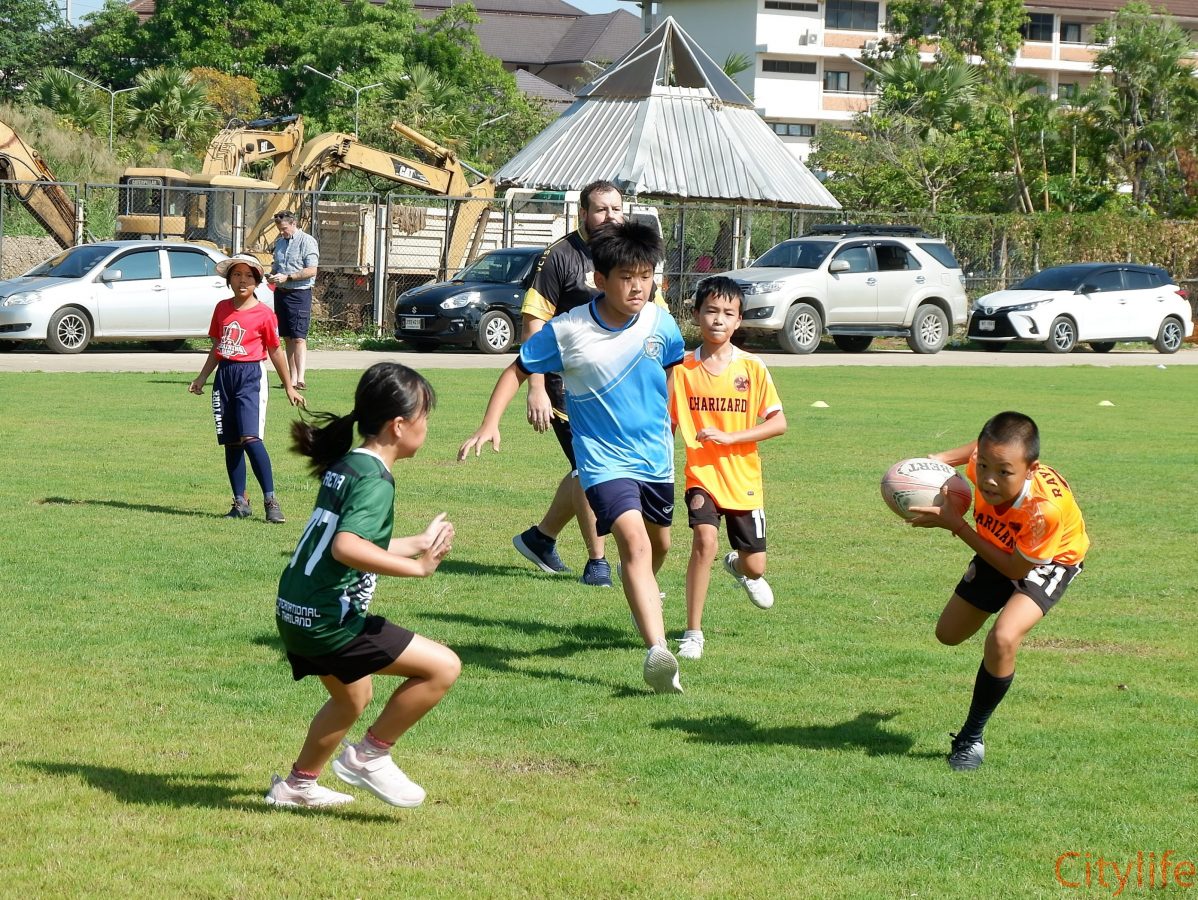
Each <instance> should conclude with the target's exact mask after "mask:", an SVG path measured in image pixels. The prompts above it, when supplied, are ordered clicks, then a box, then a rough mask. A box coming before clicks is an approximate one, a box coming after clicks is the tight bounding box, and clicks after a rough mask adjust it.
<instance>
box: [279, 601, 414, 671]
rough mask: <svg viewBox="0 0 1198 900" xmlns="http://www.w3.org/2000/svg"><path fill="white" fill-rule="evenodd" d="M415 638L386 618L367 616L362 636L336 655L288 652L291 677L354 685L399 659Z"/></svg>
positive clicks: (409, 632)
mask: <svg viewBox="0 0 1198 900" xmlns="http://www.w3.org/2000/svg"><path fill="white" fill-rule="evenodd" d="M415 636H416V635H415V634H414V633H413V632H411V631H408V629H406V628H401V627H400V626H399V625H395V624H393V623H391V622H388V621H387V620H386V619H384V618H383V617H382V616H367V617H366V625H365V627H364V628H363V629H362V633H361V634H359V635H358V636H357V637H356V638H354V639H353V640H352V641H350V642H349V643H348V644H346V645H345V646H344V647H342V648H341V649H340V650H338V651H337V652H336V653H325V654H322V655H320V656H300V655H299V654H298V653H292V652H291V651H290V650H288V651H287V661H288V662H289V663H291V677H292V678H294V679H295V680H296V681H299V680H300V679H302V678H307V677H308V676H309V675H332V676H333V677H334V678H336V679H337V680H338V681H340V682H341V683H342V684H353V683H354V682H355V681H358V680H359V679H361V678H365V677H366V676H367V675H373V674H374V673H375V672H378V671H379V670H380V669H385V668H387V666H389V665H391V663H393V662H395V661H396V660H397V659H399V655H400V654H401V653H403V652H404V651H405V650H406V649H408V644H410V643H412V638H414V637H415Z"/></svg>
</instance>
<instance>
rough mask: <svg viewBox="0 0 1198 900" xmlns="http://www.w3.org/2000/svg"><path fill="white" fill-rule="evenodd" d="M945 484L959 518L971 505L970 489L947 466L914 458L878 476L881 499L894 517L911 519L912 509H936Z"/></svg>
mask: <svg viewBox="0 0 1198 900" xmlns="http://www.w3.org/2000/svg"><path fill="white" fill-rule="evenodd" d="M945 482H948V499H949V501H950V502H951V503H952V504H953V506H954V508H955V509H956V510H957V512H959V513H960V514H961V515H964V514H965V511H966V510H968V509H969V506H970V504H971V503H972V502H973V488H972V486H971V485H970V484H969V481H968V480H966V479H965V478H963V477H962V476H961V475H960V474H958V472H957V470H956V469H954V468H953V467H952V466H950V465H949V464H948V463H942V462H940V461H939V460H935V459H927V458H925V457H916V458H914V459H904V460H902V461H901V462H896V463H895V464H894V465H893V466H891V467H890V469H889V470H888V471H887V472H886V474H885V475H883V476H882V499H883V500H885V501H886V505H887V506H889V507H890V508H891V509H892V510H893V511H894V512H895V513H896V514H897V515H900V516H902V517H903V518H904V519H913V518H915V516H916V515H917V513H913V512H911V511H910V509H911V507H912V506H940V504H941V503H942V502H943V501H944V497H943V495H942V494H941V493H940V489H941V488H942V487H944V485H945Z"/></svg>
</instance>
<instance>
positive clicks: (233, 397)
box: [212, 359, 267, 444]
mask: <svg viewBox="0 0 1198 900" xmlns="http://www.w3.org/2000/svg"><path fill="white" fill-rule="evenodd" d="M266 387H267V385H266V363H265V362H263V361H259V362H236V361H234V360H228V359H222V360H221V361H220V363H219V364H218V365H217V367H216V378H214V379H213V380H212V418H213V419H215V420H216V442H217V443H218V444H240V443H241V439H242V438H243V437H256V438H261V437H262V434H263V431H264V430H265V428H266V395H267V389H266Z"/></svg>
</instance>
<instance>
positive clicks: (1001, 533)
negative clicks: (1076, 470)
mask: <svg viewBox="0 0 1198 900" xmlns="http://www.w3.org/2000/svg"><path fill="white" fill-rule="evenodd" d="M977 460H978V457H977V451H976V450H975V451H974V453H973V455H972V456H970V458H969V465H968V466H967V467H966V474H968V476H969V480H970V481H972V482H973V483H974V484H975V485H976V484H977V481H978V474H977ZM973 503H974V507H973V518H974V522H975V523H976V525H977V531H978V534H980V535H981V536H982V537H983V538H984V539H986V540H987V541H989V542H990V543H992V544H994V545H995V546H997V547H1001V548H1002V549H1003V550H1006V551H1007V552H1008V553H1019V555H1020V556H1022V557H1023V558H1024V559H1026V560H1027V561H1028V562H1033V563H1035V564H1036V565H1044V564H1045V563H1049V562H1057V563H1061V564H1063V565H1067V566H1076V565H1077V564H1078V563H1080V562H1081V561H1082V560H1083V559H1084V558H1085V556H1086V551H1087V550H1088V549H1089V548H1090V537H1089V535H1087V534H1086V523H1085V522H1084V521H1083V520H1082V511H1081V510H1080V509H1079V508H1078V506H1077V501H1075V500H1074V499H1073V491H1071V490H1070V489H1069V484H1068V482H1066V481H1065V479H1064V478H1062V477H1061V476H1060V475H1059V474H1058V473H1057V471H1056V470H1055V469H1051V468H1049V467H1048V466H1046V465H1044V464H1043V463H1041V464H1040V465H1039V467H1037V469H1036V471H1035V473H1033V475H1032V477H1031V479H1030V480H1028V481H1027V482H1026V483H1025V485H1024V488H1023V492H1022V493H1021V494H1020V495H1019V496H1018V497H1017V498H1016V499H1015V501H1014V502H1013V503H1012V504H1010V506H1008V507H1006V508H1005V509H1001V508H1000V507H995V506H991V505H990V504H989V503H987V502H986V499H985V498H984V497H983V496H982V494H981V492H980V491H977V490H975V491H974V492H973Z"/></svg>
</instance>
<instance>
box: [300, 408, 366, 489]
mask: <svg viewBox="0 0 1198 900" xmlns="http://www.w3.org/2000/svg"><path fill="white" fill-rule="evenodd" d="M312 419H313V420H314V421H311V422H309V421H305V420H304V419H299V420H298V421H295V422H292V423H291V449H292V450H294V451H295V452H296V453H298V454H299V455H300V456H306V457H308V458H309V459H310V460H311V462H310V463H309V464H308V471H310V472H311V473H312V474H313V475H314V476H315V477H317V478H319V477H320V476H321V475H323V474H324V473H325V470H326V469H328V467H329V466H331V465H332V464H333V463H335V462H336V461H337V460H339V459H341V457H343V456H345V454H347V453H349V451H350V448H352V447H353V445H354V414H353V413H352V412H351V413H350V414H349V415H347V416H335V415H333V414H332V413H315V414H313V416H312Z"/></svg>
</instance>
